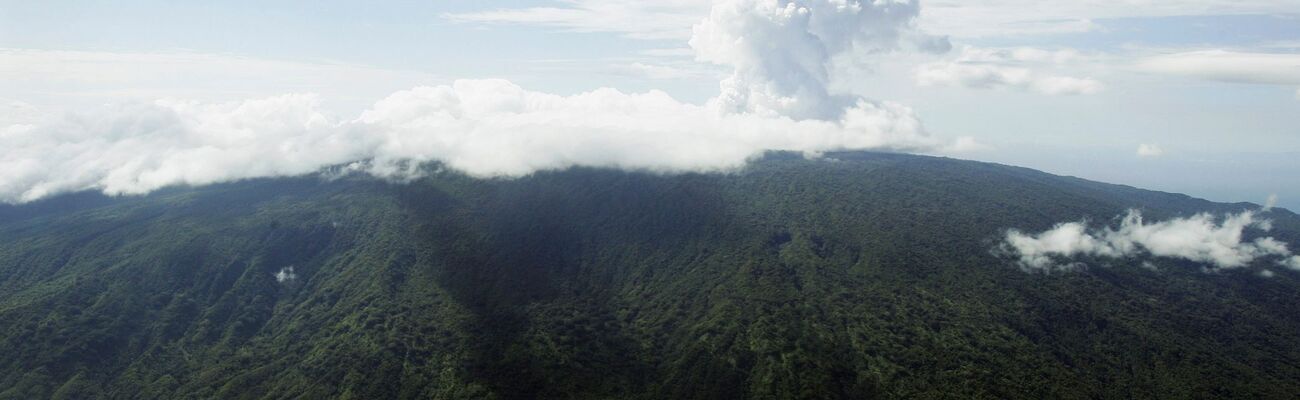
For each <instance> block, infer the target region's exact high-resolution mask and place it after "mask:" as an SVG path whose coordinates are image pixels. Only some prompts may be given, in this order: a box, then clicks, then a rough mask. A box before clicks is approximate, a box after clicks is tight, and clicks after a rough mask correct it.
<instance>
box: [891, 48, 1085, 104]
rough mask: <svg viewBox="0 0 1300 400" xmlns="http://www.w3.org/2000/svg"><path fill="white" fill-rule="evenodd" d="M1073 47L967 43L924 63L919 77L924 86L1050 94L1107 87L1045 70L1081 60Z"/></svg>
mask: <svg viewBox="0 0 1300 400" xmlns="http://www.w3.org/2000/svg"><path fill="white" fill-rule="evenodd" d="M1082 58H1083V56H1082V55H1081V54H1079V53H1078V52H1076V51H1073V50H1068V49H1067V50H1057V51H1050V50H1042V49H1034V48H1015V49H981V48H974V47H966V48H964V49H962V51H961V53H960V54H959V55H958V56H957V57H955V58H954V59H951V60H946V61H939V62H933V63H927V64H922V65H921V66H920V67H919V68H917V72H916V81H917V84H918V85H921V86H963V87H968V88H975V89H1002V88H1007V89H1015V90H1022V91H1031V92H1037V93H1042V94H1048V95H1086V94H1094V93H1097V92H1100V91H1101V90H1102V89H1104V88H1105V85H1103V84H1102V83H1101V82H1100V81H1097V80H1095V79H1092V78H1079V77H1072V76H1063V75H1057V74H1053V73H1048V72H1044V70H1046V69H1060V68H1061V67H1063V66H1067V65H1069V64H1071V63H1076V62H1080V61H1081V60H1082Z"/></svg>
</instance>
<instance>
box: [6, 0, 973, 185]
mask: <svg viewBox="0 0 1300 400" xmlns="http://www.w3.org/2000/svg"><path fill="white" fill-rule="evenodd" d="M919 7H920V6H919V4H918V3H917V1H915V0H892V1H884V2H881V1H875V2H873V1H860V0H847V1H845V0H794V1H785V0H783V1H777V0H718V1H715V2H714V4H713V8H712V12H711V14H710V16H709V17H708V18H707V19H705V20H703V21H702V22H701V23H699V24H698V25H696V27H695V30H694V37H693V38H692V39H691V41H690V44H691V46H692V48H693V49H694V51H695V53H696V55H697V57H698V58H699V59H700V60H702V61H708V62H712V63H716V64H719V65H725V66H730V67H731V68H732V69H733V74H732V75H731V77H729V78H727V79H726V80H724V81H723V82H721V83H720V89H721V92H720V94H719V96H718V97H716V98H714V99H713V100H711V101H709V102H708V104H706V105H693V104H688V103H683V102H680V101H677V100H675V99H673V98H672V97H670V96H669V95H667V94H666V93H663V92H660V91H650V92H646V93H637V94H628V93H623V92H620V91H618V90H616V89H609V88H604V89H597V90H594V91H590V92H586V93H581V94H577V95H572V96H560V95H554V94H547V93H541V92H534V91H528V90H524V89H523V88H520V87H519V86H516V85H514V84H512V83H510V82H508V81H503V80H458V81H455V82H454V83H452V84H450V85H445V86H432V87H418V88H414V89H411V90H405V91H400V92H397V93H394V94H392V95H390V96H388V97H387V98H385V99H383V100H381V101H379V102H378V103H376V104H374V105H373V106H372V107H370V108H369V109H368V110H366V111H364V112H363V113H361V115H360V116H359V117H355V118H350V119H340V118H335V117H333V116H330V115H327V113H325V112H324V111H322V109H321V106H320V103H321V99H320V98H319V97H317V96H315V95H283V96H276V97H270V98H265V99H257V100H247V101H237V102H229V103H200V102H193V101H181V100H159V101H154V102H151V103H144V104H139V103H136V104H127V105H113V106H105V107H102V108H100V109H96V110H90V111H84V110H83V111H81V112H76V113H71V114H53V115H50V114H40V113H35V112H33V111H32V108H31V107H29V106H27V105H25V104H19V103H14V104H11V105H9V106H7V107H4V108H2V109H0V143H3V144H4V146H3V147H0V202H6V203H22V202H29V201H33V200H37V199H41V198H44V197H47V196H51V195H55V194H59V193H66V192H73V191H81V190H100V191H103V192H104V193H107V194H110V195H118V194H141V193H147V192H150V191H153V190H156V189H159V188H162V187H165V186H170V185H181V184H186V185H203V184H211V183H218V182H227V181H234V180H239V179H247V178H256V177H277V176H294V175H303V174H309V173H314V172H317V171H321V170H322V169H323V168H326V167H330V166H337V165H344V164H347V165H351V169H352V170H359V171H365V172H369V173H372V174H374V175H376V176H381V177H393V178H409V177H410V176H411V174H413V173H417V171H418V170H419V169H418V168H416V167H418V166H419V165H420V164H422V163H428V162H439V163H442V164H443V165H446V166H447V167H450V168H453V169H456V170H460V171H463V172H465V173H468V174H470V175H473V176H479V177H502V176H504V177H512V176H522V175H527V174H530V173H532V172H535V171H539V170H549V169H563V168H567V167H572V166H591V167H609V168H622V169H631V170H646V171H657V172H687V171H699V172H708V171H724V170H729V169H734V168H737V167H740V166H742V165H744V163H745V162H746V161H747V160H750V159H752V158H755V157H757V156H759V155H761V154H762V153H764V152H766V151H772V150H784V151H799V152H805V153H810V154H816V153H819V152H824V151H834V150H863V149H887V150H899V151H939V152H942V151H949V150H961V149H971V148H978V147H979V144H978V143H975V142H974V141H972V140H971V139H969V138H965V139H962V140H959V141H958V142H956V143H951V144H950V143H943V142H941V141H938V140H936V139H934V138H931V137H930V136H929V135H927V134H926V132H925V130H924V129H923V128H922V125H921V122H920V120H919V119H918V118H917V117H916V115H915V113H914V112H913V111H912V110H911V109H910V108H908V107H906V106H903V105H900V104H897V103H891V102H876V101H869V100H866V99H863V98H859V97H856V96H852V95H846V94H836V93H832V92H831V90H829V89H828V85H829V82H830V81H831V78H832V77H831V76H830V72H829V71H830V65H831V64H832V63H833V62H834V60H835V59H837V58H840V57H861V56H864V55H872V54H879V53H885V52H890V51H894V50H896V49H902V48H912V49H922V50H934V51H946V49H947V46H948V43H947V41H946V39H943V38H936V37H931V36H927V35H925V34H923V33H920V32H919V31H917V30H916V29H915V28H914V25H915V19H916V18H917V16H918V15H919Z"/></svg>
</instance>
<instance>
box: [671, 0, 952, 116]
mask: <svg viewBox="0 0 1300 400" xmlns="http://www.w3.org/2000/svg"><path fill="white" fill-rule="evenodd" d="M920 10H921V6H920V3H919V2H918V1H917V0H883V1H882V0H875V1H865V0H722V1H717V2H715V3H714V5H713V9H712V11H711V12H710V14H709V17H708V18H707V19H705V20H704V21H703V22H701V23H699V24H697V25H695V28H694V35H693V36H692V37H691V41H690V44H691V47H692V48H694V49H695V53H696V57H697V58H699V59H700V60H703V61H708V62H712V63H716V64H720V65H726V66H730V67H732V68H734V72H733V73H732V75H731V77H729V78H727V79H726V80H724V81H722V83H721V94H720V95H719V96H718V97H717V98H716V99H714V100H713V102H714V104H715V105H716V106H717V107H718V108H720V109H721V110H724V111H731V112H750V113H758V114H764V115H783V116H789V117H793V118H797V119H807V118H811V119H825V120H833V119H837V118H839V117H840V116H841V115H843V114H844V113H845V112H846V110H847V109H849V108H852V107H855V106H857V105H858V104H859V102H860V100H859V99H857V98H855V97H853V96H847V95H837V94H834V93H831V91H830V90H829V89H828V87H829V86H830V83H831V82H832V78H833V77H832V76H831V69H832V68H831V63H832V62H833V60H834V59H835V58H836V57H841V56H851V55H854V54H871V53H881V52H889V51H893V50H895V49H898V48H900V46H907V47H911V48H917V49H922V50H932V51H939V52H945V51H948V49H949V47H951V45H950V44H949V43H948V41H947V39H946V38H937V37H931V36H927V35H925V34H923V33H921V32H920V31H918V30H917V29H916V28H915V25H916V18H917V16H918V15H919V14H920Z"/></svg>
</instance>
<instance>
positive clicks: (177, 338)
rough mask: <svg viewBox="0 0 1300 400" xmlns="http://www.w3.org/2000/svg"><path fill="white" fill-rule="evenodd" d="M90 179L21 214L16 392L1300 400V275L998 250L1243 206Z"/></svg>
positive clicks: (1081, 190)
mask: <svg viewBox="0 0 1300 400" xmlns="http://www.w3.org/2000/svg"><path fill="white" fill-rule="evenodd" d="M79 196H80V197H78V198H73V199H72V200H68V199H62V200H61V199H54V200H50V201H46V202H42V203H38V204H31V205H25V206H19V207H5V208H2V209H0V372H2V373H0V398H45V397H52V398H92V397H107V398H214V397H219V398H303V399H308V398H328V397H337V398H367V399H368V398H395V397H399V398H506V399H509V398H683V399H687V398H737V397H745V398H871V397H890V398H895V397H901V398H917V397H955V398H1008V397H1022V398H1023V397H1032V398H1098V397H1104V398H1111V397H1141V398H1149V397H1214V398H1218V397H1245V398H1289V397H1290V396H1291V395H1292V394H1294V393H1300V348H1297V346H1295V343H1298V342H1300V316H1298V315H1297V314H1296V313H1295V312H1294V311H1295V310H1300V300H1298V297H1297V296H1296V294H1297V292H1298V291H1297V289H1298V288H1300V286H1297V279H1296V278H1297V277H1300V276H1298V275H1296V274H1294V273H1290V272H1279V273H1278V274H1277V276H1276V277H1275V278H1273V279H1261V278H1259V277H1257V276H1255V275H1254V274H1253V273H1252V272H1251V271H1248V270H1240V271H1226V272H1223V273H1203V272H1201V271H1200V270H1199V268H1198V266H1196V265H1195V264H1191V263H1186V262H1177V261H1170V260H1162V261H1161V263H1162V267H1163V268H1162V269H1161V271H1159V272H1156V271H1150V270H1147V269H1143V268H1139V267H1138V266H1137V265H1128V264H1132V263H1133V261H1132V260H1126V261H1116V262H1113V263H1112V264H1114V265H1111V266H1107V267H1101V266H1098V267H1094V268H1090V269H1088V270H1086V271H1081V272H1077V273H1069V274H1052V275H1043V274H1028V273H1024V272H1022V271H1021V270H1019V269H1018V268H1017V267H1016V266H1015V265H1014V263H1013V262H1012V261H1011V260H1008V259H1006V258H1004V257H999V256H998V255H996V254H995V252H993V251H992V250H993V249H994V248H995V247H996V245H997V243H998V241H999V240H1000V239H1001V235H1002V233H1003V232H1005V230H1006V229H1008V228H1021V229H1027V230H1041V229H1046V228H1049V227H1051V226H1052V225H1053V224H1055V223H1057V222H1061V221H1069V220H1078V219H1080V218H1085V217H1086V218H1090V219H1092V220H1094V221H1108V220H1110V219H1111V218H1113V217H1114V216H1116V215H1119V214H1120V213H1122V212H1123V211H1124V210H1126V209H1128V208H1140V209H1142V210H1144V212H1146V213H1147V215H1148V216H1149V217H1151V218H1169V217H1175V216H1185V215H1189V214H1192V213H1195V212H1202V211H1213V212H1230V211H1238V210H1242V209H1247V208H1255V207H1256V206H1253V205H1248V204H1235V205H1232V204H1216V203H1211V202H1207V201H1203V200H1197V199H1193V198H1190V197H1187V196H1182V195H1176V194H1166V193H1158V192H1149V191H1142V190H1138V189H1134V188H1129V187H1122V186H1114V185H1105V184H1099V183H1094V182H1088V181H1084V180H1080V179H1074V178H1066V177H1058V176H1052V175H1048V174H1043V173H1040V172H1035V171H1031V170H1027V169H1021V168H1013V167H1006V166H999V165H993V164H983V163H974V162H966V161H956V160H949V159H940V158H931V157H921V156H910V155H898V154H880V153H844V154H832V155H830V156H829V157H828V159H827V160H815V161H814V160H806V159H803V158H802V157H798V156H792V155H785V154H774V155H772V156H769V157H768V158H766V159H764V160H761V161H759V162H756V163H755V164H754V165H752V166H751V167H750V168H748V169H746V170H745V171H742V172H738V173H733V174H718V175H672V176H661V175H655V174H647V173H628V172H620V171H608V170H591V169H574V170H569V171H564V172H549V173H540V174H537V175H534V176H531V177H528V178H523V179H516V180H476V179H471V178H467V177H464V176H460V175H457V174H452V173H435V174H433V175H432V176H430V177H429V178H426V179H422V180H419V181H416V182H412V183H409V184H392V183H385V182H378V181H375V180H372V179H368V178H342V179H336V180H320V179H317V178H294V179H273V180H254V181H248V182H242V183H235V184H225V185H216V186H210V187H203V188H195V189H173V190H169V191H166V192H163V193H157V194H154V195H150V196H146V197H142V198H126V199H104V198H100V197H97V196H90V195H79ZM1269 218H1271V219H1273V221H1274V226H1275V229H1274V231H1273V232H1271V233H1270V235H1272V236H1273V237H1275V238H1277V239H1279V240H1282V241H1286V242H1289V243H1300V218H1297V217H1296V216H1295V215H1294V214H1291V213H1289V212H1286V211H1282V210H1276V211H1274V212H1272V213H1270V215H1269ZM290 267H291V269H290ZM277 274H279V276H278V278H283V279H277Z"/></svg>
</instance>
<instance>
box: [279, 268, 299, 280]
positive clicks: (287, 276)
mask: <svg viewBox="0 0 1300 400" xmlns="http://www.w3.org/2000/svg"><path fill="white" fill-rule="evenodd" d="M295 279H298V274H295V273H293V266H288V267H284V268H280V271H279V272H276V273H275V281H276V282H280V283H284V282H285V281H292V280H295Z"/></svg>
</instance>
